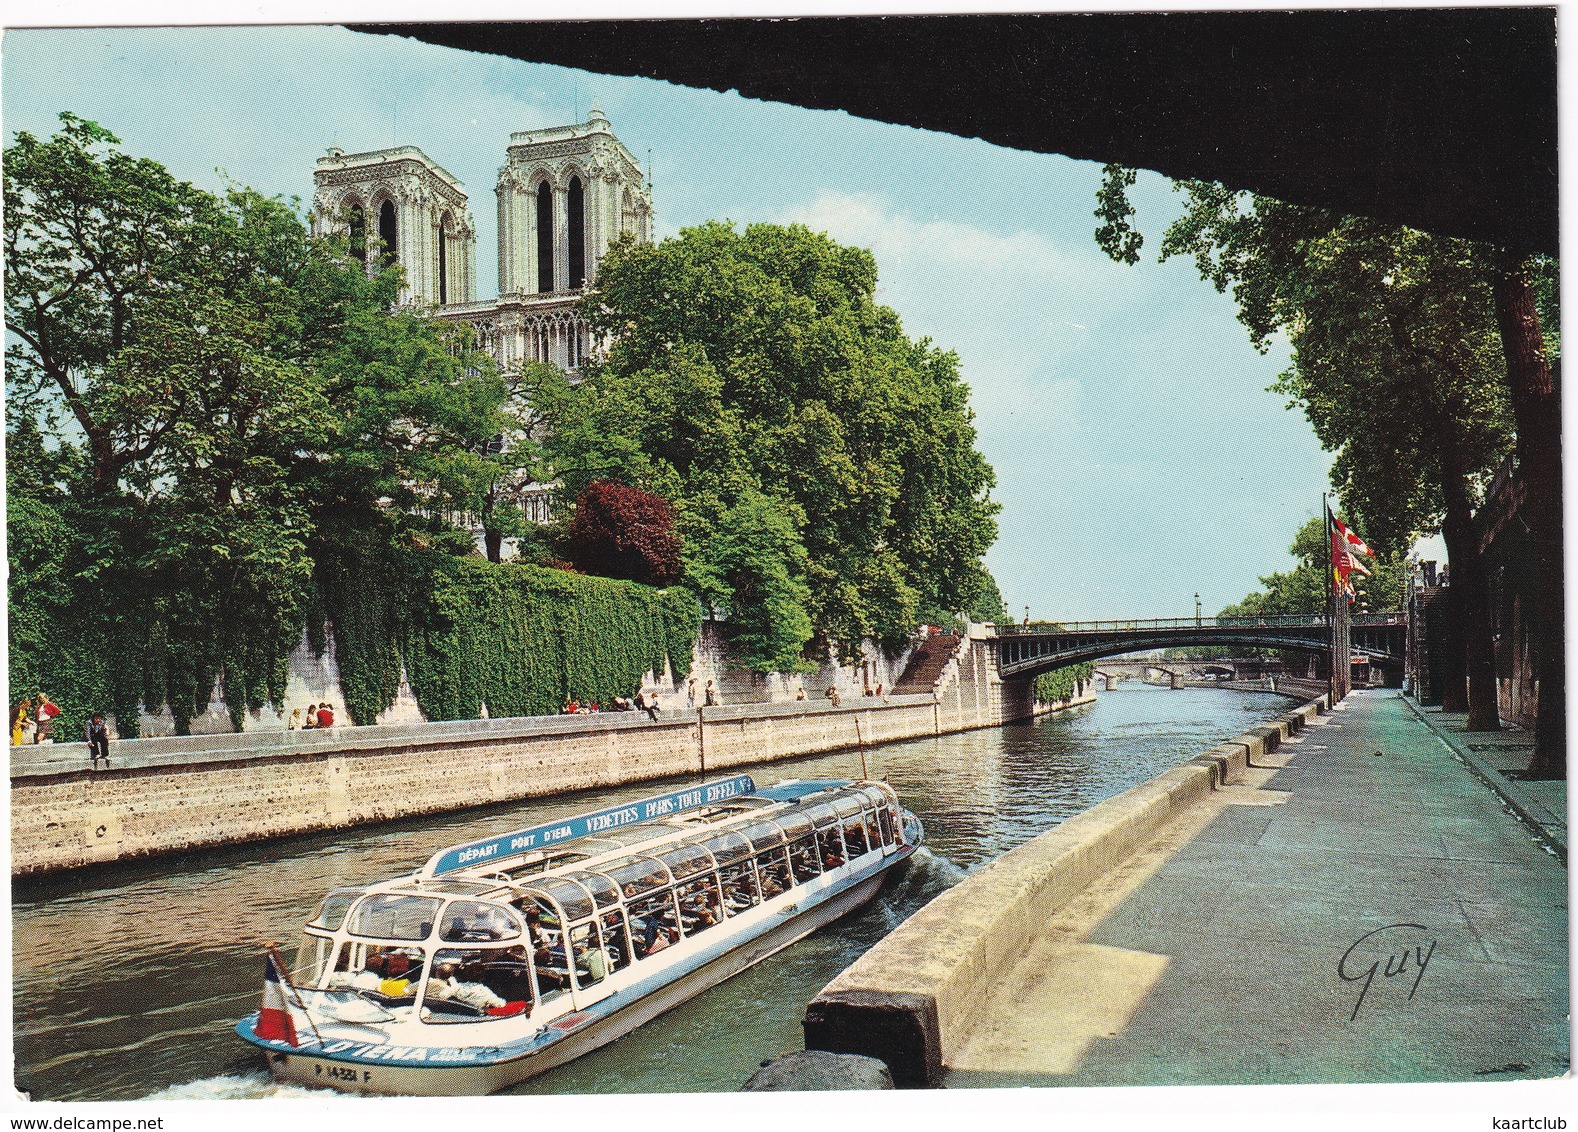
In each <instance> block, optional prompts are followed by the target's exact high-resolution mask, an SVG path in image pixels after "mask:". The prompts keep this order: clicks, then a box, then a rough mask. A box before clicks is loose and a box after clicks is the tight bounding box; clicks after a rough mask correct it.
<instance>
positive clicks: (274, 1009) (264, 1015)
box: [253, 951, 301, 1046]
mask: <svg viewBox="0 0 1578 1132" xmlns="http://www.w3.org/2000/svg"><path fill="white" fill-rule="evenodd" d="M266 963H267V965H266V966H265V967H264V969H263V1008H262V1009H261V1010H259V1011H258V1021H257V1025H256V1026H255V1027H254V1028H253V1033H255V1034H257V1036H258V1037H260V1038H262V1039H264V1040H265V1041H270V1042H288V1043H289V1044H290V1045H293V1046H295V1045H300V1044H301V1043H300V1042H298V1041H297V1040H296V1024H295V1023H294V1022H293V1021H291V1017H290V1005H289V1003H287V1002H286V999H285V976H284V973H283V972H281V971H280V969H279V964H278V963H277V962H276V961H275V959H274V953H273V952H272V951H270V952H269V953H268V955H267V958H266Z"/></svg>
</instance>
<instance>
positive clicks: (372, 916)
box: [351, 892, 439, 939]
mask: <svg viewBox="0 0 1578 1132" xmlns="http://www.w3.org/2000/svg"><path fill="white" fill-rule="evenodd" d="M438 905H439V901H438V900H437V898H436V897H432V896H403V895H401V894H400V893H397V892H380V893H375V894H373V895H372V896H364V897H363V898H362V901H361V903H360V904H358V905H357V906H356V911H355V913H353V915H352V917H351V931H352V932H354V933H355V934H356V935H365V936H372V937H374V938H377V939H426V938H427V937H428V935H429V934H430V933H431V932H432V930H433V922H434V921H435V920H436V919H437V918H438Z"/></svg>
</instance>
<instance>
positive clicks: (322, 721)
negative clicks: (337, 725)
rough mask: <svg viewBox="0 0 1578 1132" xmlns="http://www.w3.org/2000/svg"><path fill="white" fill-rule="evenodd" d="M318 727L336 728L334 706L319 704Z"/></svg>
mask: <svg viewBox="0 0 1578 1132" xmlns="http://www.w3.org/2000/svg"><path fill="white" fill-rule="evenodd" d="M318 726H319V727H320V728H323V727H333V726H334V705H333V704H319V705H318Z"/></svg>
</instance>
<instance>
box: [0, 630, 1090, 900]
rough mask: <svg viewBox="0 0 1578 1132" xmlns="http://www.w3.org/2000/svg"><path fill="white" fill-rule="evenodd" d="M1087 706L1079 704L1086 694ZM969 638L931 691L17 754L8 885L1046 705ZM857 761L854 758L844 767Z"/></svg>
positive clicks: (709, 768) (934, 731)
mask: <svg viewBox="0 0 1578 1132" xmlns="http://www.w3.org/2000/svg"><path fill="white" fill-rule="evenodd" d="M1088 698H1089V697H1087V699H1088ZM1048 706H1049V705H1037V704H1036V703H1034V701H1033V700H1032V698H1031V692H1030V682H1029V681H1010V682H1008V683H1006V684H1005V683H1003V682H1002V681H1001V680H999V679H998V677H997V673H996V666H995V664H994V663H993V661H992V657H991V653H990V649H989V647H988V646H987V644H986V642H985V640H984V637H983V636H976V637H973V638H967V639H965V640H964V641H962V642H961V644H960V647H959V650H958V652H957V654H956V655H955V658H954V661H953V662H952V663H951V664H950V666H949V669H948V670H945V671H944V673H943V675H942V677H941V678H940V679H939V681H938V686H937V689H936V691H935V693H934V694H933V695H910V696H892V697H889V698H887V699H886V700H878V699H875V698H871V699H867V698H864V697H862V698H859V699H855V700H848V699H846V700H844V702H843V703H842V705H840V706H836V707H835V706H834V705H833V704H832V703H830V702H829V701H827V700H825V699H823V700H810V701H805V702H790V703H768V704H740V705H733V706H723V707H713V708H705V709H695V710H689V709H681V710H678V711H665V712H663V713H661V714H660V716H659V718H658V720H657V722H653V721H651V720H649V719H648V718H647V717H646V716H645V715H644V714H641V713H639V712H631V713H624V712H620V713H602V714H598V715H577V716H545V717H534V718H524V719H490V720H468V721H459V722H450V723H416V724H386V725H383V726H376V727H341V728H334V729H331V730H327V731H323V732H318V731H269V732H248V733H241V734H227V735H189V736H179V737H177V736H171V737H166V738H157V739H133V740H125V741H120V742H116V743H114V744H112V746H111V751H110V755H111V766H110V769H108V770H97V771H94V770H90V769H89V766H88V753H87V746H86V744H83V743H57V744H51V745H46V746H42V747H16V748H12V752H11V758H12V762H11V862H12V866H11V867H12V872H13V874H14V875H23V874H34V873H45V872H52V871H56V870H60V869H70V868H75V867H79V866H83V865H90V864H96V863H103V862H111V861H120V860H126V859H130V858H135V857H144V856H152V855H157V854H164V853H172V852H179V851H185V850H194V849H200V848H202V847H205V846H214V845H229V844H234V843H237V842H241V841H253V840H261V839H266V838H271V837H283V836H289V835H292V834H300V833H308V832H312V831H315V830H326V829H340V828H344V827H347V826H354V825H360V824H364V823H369V822H378V821H388V820H390V819H394V818H401V817H408V816H411V815H415V814H423V813H435V812H440V811H446V810H458V809H465V808H469V807H474V806H484V805H489V804H492V803H497V802H507V801H514V800H517V799H523V798H534V797H542V796H547V795H555V794H563V793H567V792H570V791H576V790H589V789H596V788H601V787H609V786H617V785H623V784H626V783H632V782H641V781H644V780H648V779H654V778H664V777H669V776H674V775H685V774H706V773H711V772H713V771H715V770H722V769H725V768H733V767H740V766H747V765H750V764H752V763H760V762H768V761H771V760H775V759H782V758H789V757H792V756H795V755H805V754H812V753H816V752H820V751H834V750H840V749H845V748H855V747H858V746H860V745H861V744H873V743H885V742H890V741H893V740H897V739H912V738H917V737H920V736H926V735H940V734H945V733H949V732H956V731H964V730H970V729H973V728H979V727H990V726H994V725H997V724H1001V723H1006V722H1012V721H1013V720H1016V719H1025V718H1029V717H1030V716H1032V715H1034V714H1036V713H1037V712H1038V711H1041V710H1045V709H1046V708H1047V707H1048ZM852 765H853V764H852Z"/></svg>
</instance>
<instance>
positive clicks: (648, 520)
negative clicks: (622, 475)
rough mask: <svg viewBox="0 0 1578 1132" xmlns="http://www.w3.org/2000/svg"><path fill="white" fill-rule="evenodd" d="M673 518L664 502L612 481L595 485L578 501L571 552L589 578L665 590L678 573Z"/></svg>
mask: <svg viewBox="0 0 1578 1132" xmlns="http://www.w3.org/2000/svg"><path fill="white" fill-rule="evenodd" d="M679 548H680V544H679V536H678V535H676V534H675V533H674V515H673V513H672V512H670V511H669V508H668V504H667V503H666V502H665V501H664V500H663V499H662V498H661V497H660V496H656V495H653V494H652V493H651V492H649V491H642V490H641V489H640V488H635V487H626V486H625V485H624V484H622V483H615V482H613V481H612V480H593V481H592V482H591V483H589V484H587V485H586V489H585V490H584V491H582V492H581V494H580V497H579V498H578V499H576V501H575V519H574V521H573V522H572V523H571V524H570V539H569V545H568V547H567V549H568V551H569V555H570V561H571V562H573V563H575V565H576V567H577V568H578V569H580V570H584V571H585V572H586V573H588V574H597V575H599V576H601V577H604V578H628V579H629V580H630V581H632V582H642V583H645V584H646V585H649V586H666V585H668V584H669V583H670V582H674V581H677V580H678V579H679V573H680V562H679Z"/></svg>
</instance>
